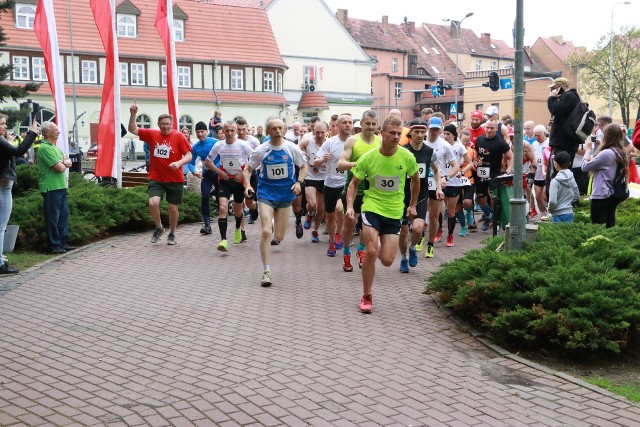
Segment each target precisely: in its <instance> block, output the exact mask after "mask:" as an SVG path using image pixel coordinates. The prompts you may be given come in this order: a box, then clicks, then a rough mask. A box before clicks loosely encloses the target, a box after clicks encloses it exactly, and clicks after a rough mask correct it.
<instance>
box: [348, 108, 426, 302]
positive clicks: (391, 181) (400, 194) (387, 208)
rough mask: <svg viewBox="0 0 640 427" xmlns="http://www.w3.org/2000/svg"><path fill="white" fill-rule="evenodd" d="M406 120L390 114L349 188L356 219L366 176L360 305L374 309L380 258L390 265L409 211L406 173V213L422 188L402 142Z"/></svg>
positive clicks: (412, 209) (413, 161)
mask: <svg viewBox="0 0 640 427" xmlns="http://www.w3.org/2000/svg"><path fill="white" fill-rule="evenodd" d="M402 128H403V126H402V120H400V119H398V118H395V117H389V118H387V119H386V120H385V121H384V123H383V125H382V145H380V148H378V149H376V150H371V151H369V152H368V153H366V154H365V155H363V156H362V157H360V159H359V160H358V162H357V163H356V165H355V166H354V167H353V168H352V170H351V171H352V172H353V179H352V180H351V183H350V184H349V189H348V190H347V212H346V215H347V216H348V217H350V220H351V221H353V222H355V216H356V213H355V210H354V202H355V198H356V195H357V193H358V186H359V185H360V182H361V181H362V180H364V179H366V180H367V181H368V182H369V188H368V189H367V190H365V193H364V202H363V203H362V225H363V227H362V234H361V236H362V239H363V240H364V244H365V246H366V256H365V259H364V263H363V265H362V288H363V296H362V299H361V300H360V306H359V309H360V311H361V312H363V313H371V311H372V309H373V299H372V296H371V289H372V287H373V279H374V276H375V273H376V270H375V269H376V266H375V263H376V259H377V258H380V262H381V263H382V265H384V266H386V267H388V266H390V265H392V264H393V260H394V258H395V256H396V252H398V240H399V236H398V235H399V234H400V226H401V219H402V217H403V215H404V214H405V209H404V186H405V183H406V177H407V176H409V177H411V199H410V201H409V207H408V208H407V209H406V216H407V217H410V218H413V217H415V216H416V204H417V202H418V194H419V192H420V174H419V172H418V164H417V162H416V159H415V157H414V156H413V155H412V154H411V153H410V152H409V151H408V150H405V149H402V148H400V147H399V146H398V143H399V141H400V137H401V136H402Z"/></svg>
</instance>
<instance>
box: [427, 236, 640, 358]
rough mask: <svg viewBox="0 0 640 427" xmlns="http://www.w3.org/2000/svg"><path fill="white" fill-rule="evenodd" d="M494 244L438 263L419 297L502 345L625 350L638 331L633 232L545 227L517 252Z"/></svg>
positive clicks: (639, 260) (639, 287)
mask: <svg viewBox="0 0 640 427" xmlns="http://www.w3.org/2000/svg"><path fill="white" fill-rule="evenodd" d="M500 240H501V239H500V238H494V239H490V240H489V242H488V245H487V248H484V249H478V250H474V251H471V252H469V253H467V254H466V255H465V256H464V257H463V258H460V259H457V260H455V261H453V262H450V263H448V264H445V265H444V266H442V267H441V268H440V270H438V271H437V272H435V273H434V274H433V275H432V276H431V277H430V278H429V279H428V282H427V287H426V293H434V294H437V295H438V296H439V297H440V298H441V299H442V300H443V301H444V302H445V303H446V304H447V306H448V307H450V308H451V309H453V311H454V312H455V313H457V314H458V315H459V316H461V317H463V318H465V319H466V320H468V321H471V322H473V323H475V325H476V326H478V327H479V328H480V329H482V330H483V331H485V332H486V333H487V334H488V335H490V336H491V337H492V338H493V339H495V340H496V341H497V342H498V343H500V344H504V345H507V346H515V347H517V348H520V349H527V350H532V349H540V348H552V349H556V350H557V349H561V350H564V351H567V352H576V353H577V352H597V351H600V350H606V351H612V352H616V353H617V352H620V351H621V349H625V348H627V347H628V346H629V344H630V338H631V337H633V336H634V335H635V334H636V333H637V331H638V328H639V327H640V229H638V228H627V227H614V228H611V229H608V230H606V229H605V228H603V227H602V226H595V225H590V224H546V225H542V226H541V227H540V229H539V236H538V240H537V241H536V242H534V243H531V244H525V245H524V249H523V250H522V251H520V252H506V251H502V252H496V251H495V248H496V247H497V245H498V244H499V242H500Z"/></svg>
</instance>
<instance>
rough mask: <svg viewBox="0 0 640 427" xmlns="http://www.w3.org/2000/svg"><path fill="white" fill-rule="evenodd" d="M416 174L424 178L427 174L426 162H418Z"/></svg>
mask: <svg viewBox="0 0 640 427" xmlns="http://www.w3.org/2000/svg"><path fill="white" fill-rule="evenodd" d="M418 174H419V175H420V178H424V177H425V176H427V164H426V163H418Z"/></svg>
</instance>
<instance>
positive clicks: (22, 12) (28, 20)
mask: <svg viewBox="0 0 640 427" xmlns="http://www.w3.org/2000/svg"><path fill="white" fill-rule="evenodd" d="M35 18H36V8H35V6H33V5H30V4H20V3H17V4H16V27H18V28H22V29H25V30H32V29H33V21H34V20H35Z"/></svg>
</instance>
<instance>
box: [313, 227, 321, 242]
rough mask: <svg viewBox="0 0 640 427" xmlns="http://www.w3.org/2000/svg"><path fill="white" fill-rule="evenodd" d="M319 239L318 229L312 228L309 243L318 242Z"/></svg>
mask: <svg viewBox="0 0 640 427" xmlns="http://www.w3.org/2000/svg"><path fill="white" fill-rule="evenodd" d="M319 241H320V236H318V230H313V231H312V232H311V243H318V242H319Z"/></svg>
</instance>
